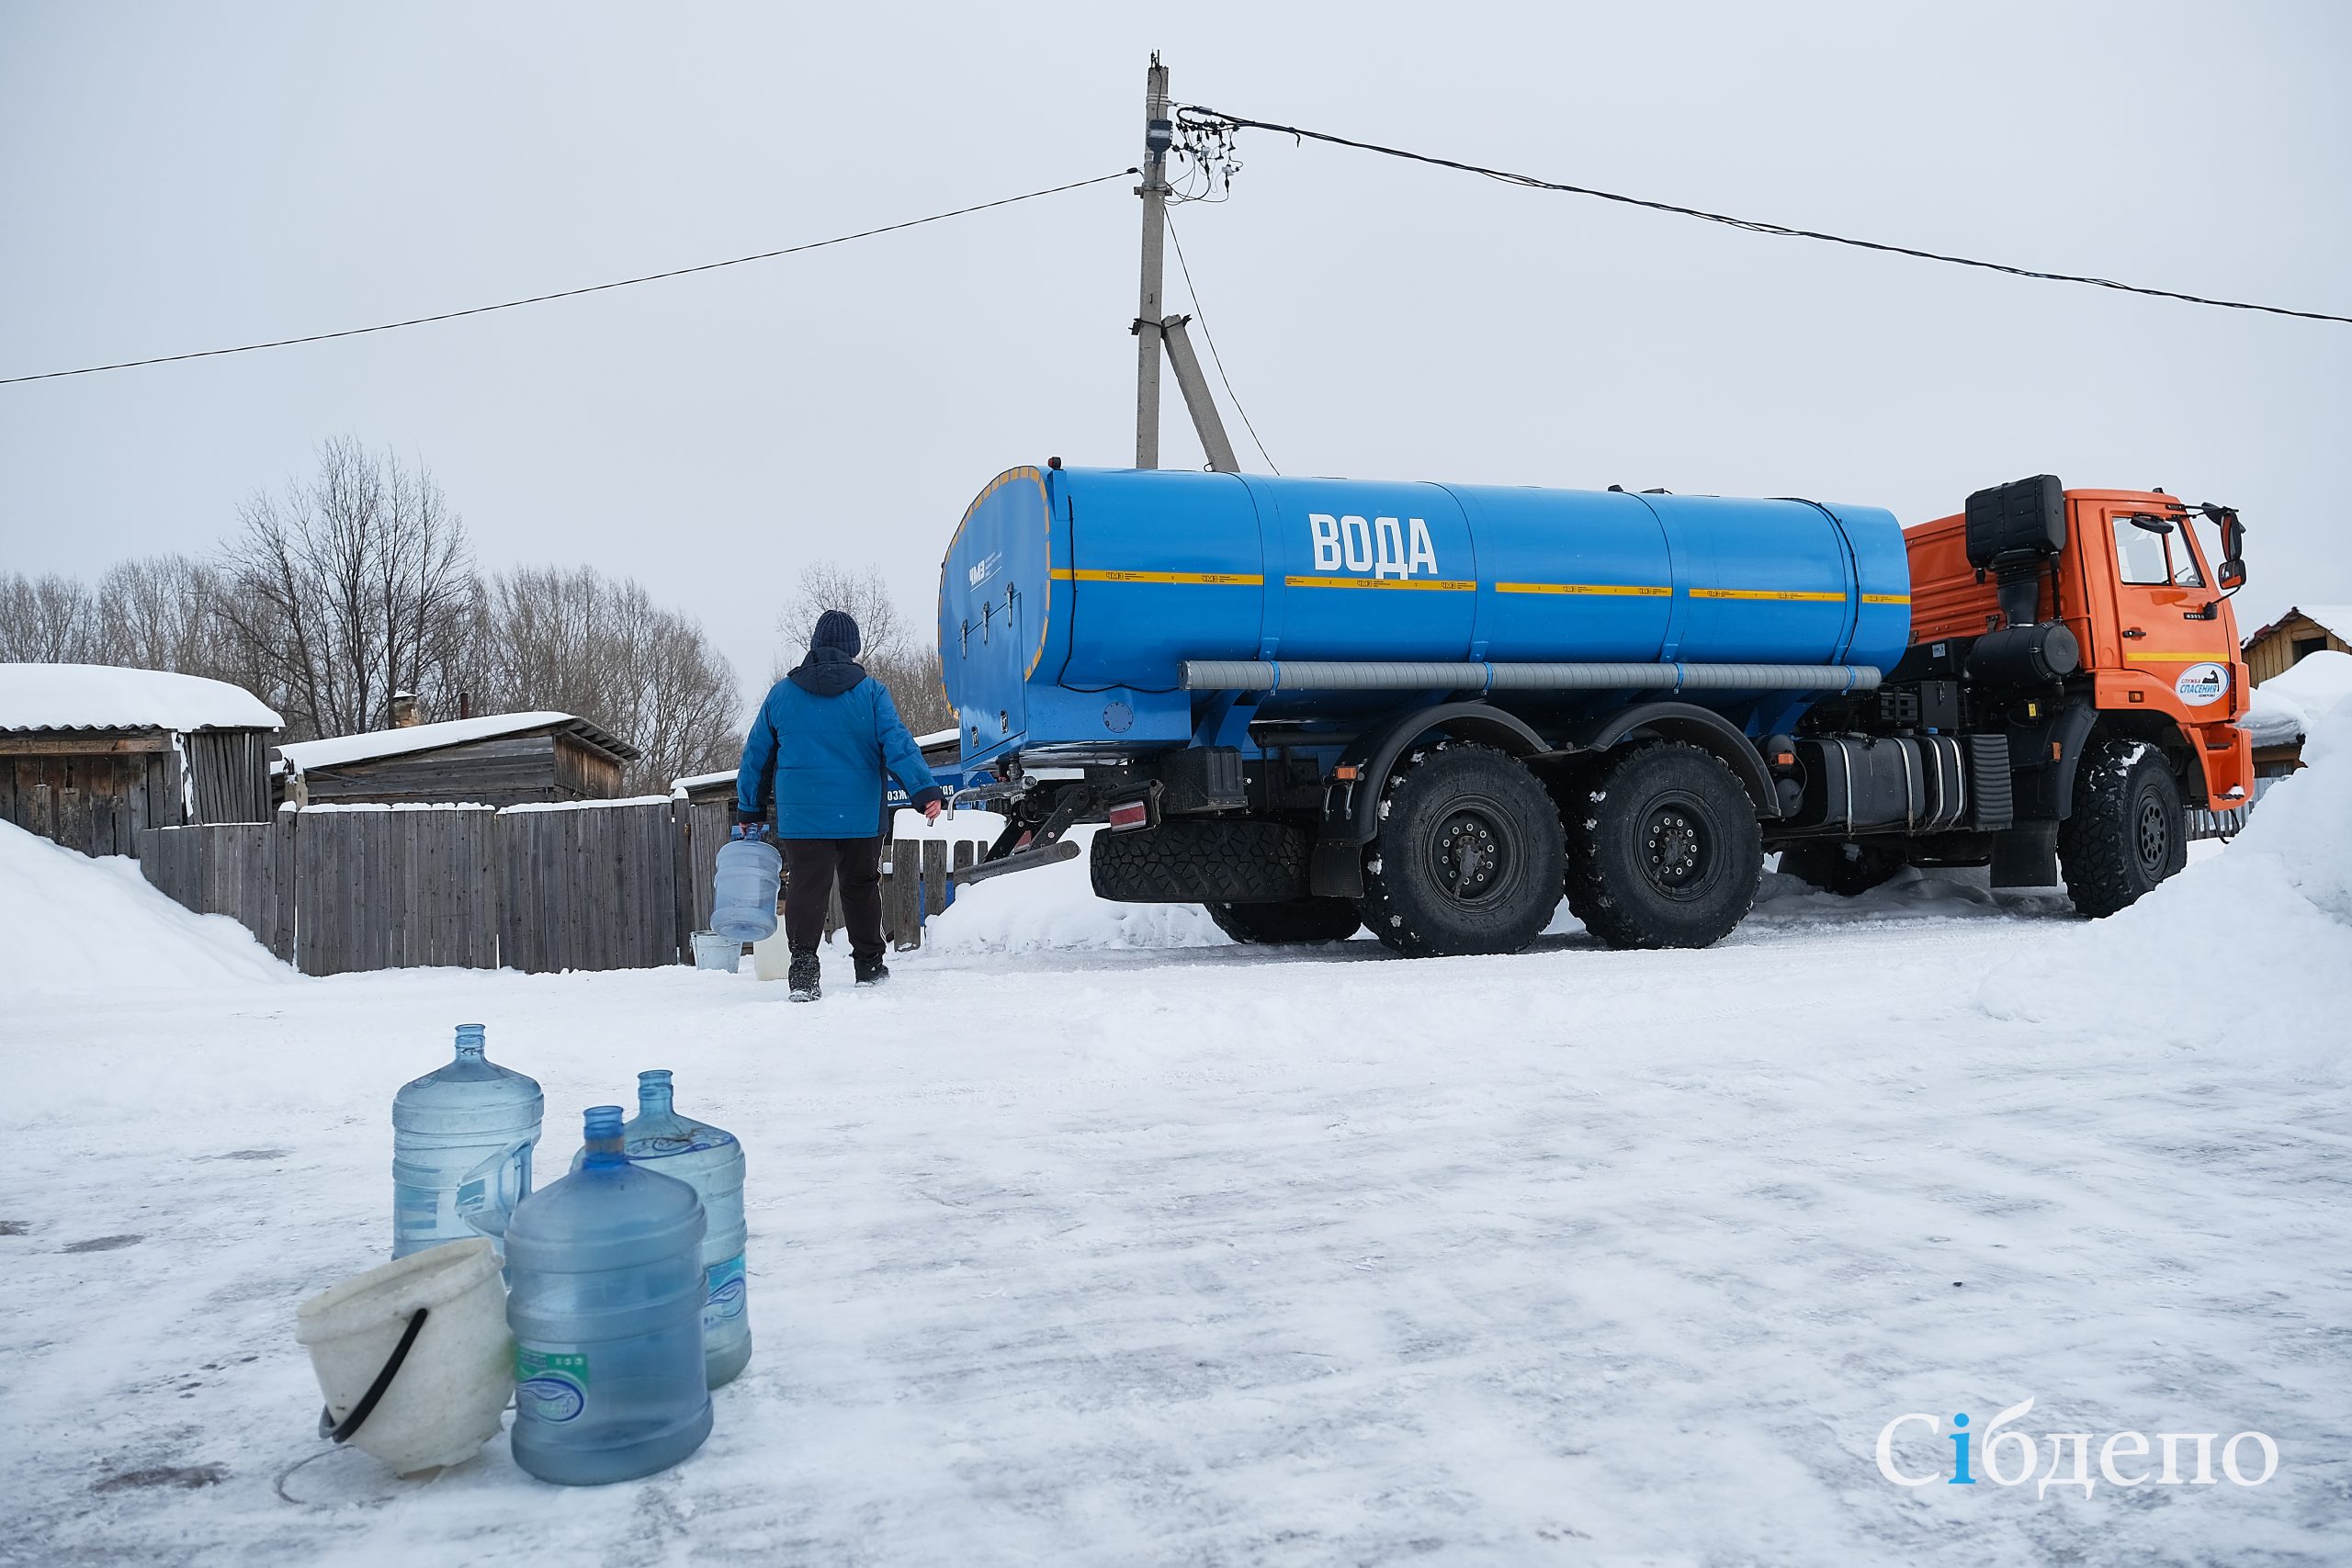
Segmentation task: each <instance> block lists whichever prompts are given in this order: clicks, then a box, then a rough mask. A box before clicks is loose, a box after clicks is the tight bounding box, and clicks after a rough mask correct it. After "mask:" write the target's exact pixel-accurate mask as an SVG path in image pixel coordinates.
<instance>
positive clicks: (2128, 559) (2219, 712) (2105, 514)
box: [2090, 502, 2245, 725]
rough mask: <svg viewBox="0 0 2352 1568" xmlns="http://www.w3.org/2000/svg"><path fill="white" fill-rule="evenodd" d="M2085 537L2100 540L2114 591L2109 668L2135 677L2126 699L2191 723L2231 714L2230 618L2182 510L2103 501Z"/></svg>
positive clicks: (2233, 654)
mask: <svg viewBox="0 0 2352 1568" xmlns="http://www.w3.org/2000/svg"><path fill="white" fill-rule="evenodd" d="M2098 511H2099V518H2098V524H2097V530H2098V531H2097V533H2096V534H2095V535H2094V536H2093V538H2092V540H2091V541H2090V543H2091V546H2092V548H2093V549H2094V550H2095V551H2096V550H2098V549H2099V548H2100V547H2104V548H2105V550H2106V552H2107V558H2108V563H2109V568H2110V570H2111V572H2112V579H2111V581H2112V584H2113V591H2114V595H2115V647H2116V650H2117V653H2118V656H2119V657H2118V660H2117V663H2116V665H2115V666H2114V667H2115V668H2118V669H2120V671H2125V672H2128V673H2129V674H2131V675H2132V676H2136V677H2139V679H2136V680H2133V681H2131V682H2130V687H2129V690H2131V691H2137V692H2139V693H2141V694H2140V695H2138V696H2131V695H2128V694H2127V696H2126V699H2125V700H2126V701H2127V702H2128V703H2131V704H2136V705H2149V704H2150V703H2154V705H2157V706H2159V707H2162V708H2164V709H2165V710H2166V711H2169V712H2171V713H2172V714H2173V716H2175V717H2176V718H2178V719H2181V720H2182V721H2184V722H2186V723H2188V724H2192V725H2201V724H2211V723H2214V722H2216V721H2226V720H2228V719H2231V718H2233V717H2235V716H2237V714H2238V713H2239V711H2240V710H2241V709H2242V708H2243V707H2244V705H2245V694H2243V693H2242V692H2240V691H2238V690H2237V684H2238V682H2237V676H2236V671H2235V670H2234V668H2233V666H2234V665H2235V664H2236V661H2237V647H2236V643H2235V640H2234V637H2233V621H2232V620H2231V618H2230V616H2229V615H2227V614H2226V613H2224V612H2223V611H2222V609H2221V607H2220V600H2221V597H2222V595H2221V591H2220V590H2219V589H2218V588H2215V587H2214V586H2212V582H2213V573H2212V569H2211V565H2210V563H2208V562H2207V561H2206V560H2205V558H2204V556H2203V552H2201V551H2200V550H2199V548H2198V544H2197V540H2196V538H2195V536H2193V535H2192V534H2191V533H2190V531H2189V526H2188V517H2187V516H2186V514H2185V513H2181V512H2178V511H2175V510H2173V509H2171V508H2165V509H2164V510H2162V511H2158V510H2156V509H2154V508H2151V507H2148V506H2145V505H2135V504H2132V503H2131V502H2101V503H2100V505H2099V508H2098Z"/></svg>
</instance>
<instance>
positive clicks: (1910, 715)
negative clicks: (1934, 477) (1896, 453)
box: [1783, 474, 2254, 915]
mask: <svg viewBox="0 0 2352 1568" xmlns="http://www.w3.org/2000/svg"><path fill="white" fill-rule="evenodd" d="M1905 544H1906V546H1907V547H1908V551H1909V555H1910V565H1911V637H1910V643H1911V646H1910V648H1909V649H1908V651H1907V652H1906V653H1905V656H1904V658H1903V660H1902V661H1901V662H1900V663H1899V664H1898V665H1897V666H1896V667H1895V668H1894V670H1892V671H1888V672H1887V678H1886V682H1885V683H1884V685H1883V687H1882V688H1881V690H1880V691H1879V692H1878V693H1875V694H1871V697H1870V698H1869V699H1868V700H1867V701H1864V700H1860V699H1858V700H1855V701H1852V702H1849V703H1847V704H1844V705H1842V706H1836V707H1833V709H1832V710H1831V711H1826V712H1824V713H1822V714H1820V715H1819V716H1817V718H1816V719H1815V723H1816V724H1818V725H1822V726H1826V727H1833V728H1834V727H1838V726H1841V725H1842V726H1845V727H1847V728H1860V729H1862V730H1865V731H1876V732H1878V733H1882V734H1885V733H1900V734H1905V735H1909V734H1914V733H1919V732H1927V733H1934V732H1936V731H1938V730H1939V729H1940V730H1941V731H1942V732H1945V733H1949V734H1951V735H1955V736H1958V737H1960V738H1961V741H1962V744H1963V745H1965V746H1969V747H1973V748H1979V749H1982V748H1985V747H1987V746H1991V745H1993V744H1994V743H1995V742H1996V741H1997V742H1998V743H1999V744H2000V745H2001V746H2003V747H2005V749H2006V752H2007V756H2006V761H2007V769H2008V774H2009V786H2010V795H2011V799H2010V802H2009V820H2008V823H2007V826H2006V827H2002V828H1999V829H1996V830H1995V831H1992V832H1989V833H1987V832H1981V831H1980V832H1975V833H1960V834H1951V835H1946V836H1945V837H1944V838H1943V839H1942V840H1940V841H1938V840H1934V839H1932V838H1930V839H1927V840H1922V839H1921V838H1920V837H1919V836H1917V835H1916V834H1905V835H1900V836H1882V837H1880V838H1878V839H1877V840H1871V839H1870V838H1866V837H1865V838H1855V839H1849V840H1847V841H1846V842H1843V843H1838V844H1826V843H1822V842H1819V841H1814V842H1809V843H1799V844H1795V845H1792V846H1791V847H1790V848H1789V849H1788V850H1784V852H1783V869H1787V870H1793V871H1794V872H1795V873H1796V874H1800V875H1805V876H1808V877H1810V879H1812V880H1815V881H1817V882H1820V883H1822V884H1823V885H1824V886H1836V887H1838V888H1839V889H1840V890H1843V891H1852V890H1854V889H1856V888H1857V887H1860V886H1869V885H1870V884H1871V883H1872V882H1875V881H1878V880H1881V879H1883V877H1884V876H1885V875H1888V874H1892V872H1893V870H1894V869H1895V868H1896V867H1898V866H1900V865H1903V864H1906V863H1908V864H1984V863H1989V864H1990V865H1991V866H1992V868H1993V881H1994V883H1995V885H1996V886H2049V885H2052V884H2055V883H2057V882H2059V881H2061V880H2063V881H2064V884H2065V886H2066V887H2067V889H2068V891H2069V893H2070V894H2071V895H2072V896H2073V897H2074V900H2075V905H2076V907H2077V908H2080V909H2082V910H2083V911H2084V912H2085V913H2086V914H2093V915H2100V914H2108V913H2111V912H2112V911H2113V910H2115V909H2118V908H2122V907H2123V906H2125V905H2127V904H2129V903H2131V901H2132V900H2133V899H2135V898H2137V897H2140V896H2141V895H2142V894H2143V893H2144V892H2146V891H2147V890H2148V889H2149V888H2150V887H2153V886H2154V885H2155V884H2156V883H2157V882H2160V881H2162V880H2163V879H2164V878H2165V877H2166V876H2169V875H2171V874H2173V873H2174V872H2176V871H2177V870H2178V869H2179V868H2180V866H2181V865H2182V864H2183V863H2184V862H2185V860H2186V858H2187V848H2188V840H2191V839H2195V838H2207V837H2223V836H2227V835H2228V834H2230V833H2233V832H2234V831H2236V830H2237V829H2238V828H2239V827H2241V826H2243V824H2244V822H2245V812H2246V809H2247V807H2248V806H2249V805H2250V804H2251V803H2252V800H2253V795H2254V761H2253V752H2252V749H2251V745H2250V742H2249V740H2248V738H2247V734H2246V732H2245V730H2244V729H2243V728H2240V727H2239V725H2238V723H2237V720H2238V719H2239V718H2240V717H2242V716H2244V715H2245V710H2246V705H2247V696H2246V692H2247V681H2246V668H2245V663H2244V662H2243V660H2241V659H2240V657H2239V652H2238V630H2237V620H2236V617H2235V615H2233V614H2232V611H2231V607H2230V604H2229V595H2230V594H2231V593H2232V592H2234V591H2235V590H2236V589H2237V588H2238V587H2239V586H2241V585H2242V584H2243V583H2244V582H2245V557H2244V544H2245V528H2244V525H2242V524H2241V523H2240V522H2239V520H2238V516H2237V513H2236V512H2235V511H2234V510H2233V509H2232V508H2229V507H2226V506H2219V505H2213V504H2210V503H2207V504H2198V505H2191V504H2188V503H2186V502H2182V501H2180V500H2179V499H2177V497H2174V496H2171V495H2168V494H2166V493H2165V492H2164V491H2160V490H2159V491H2120V490H2072V491H2070V490H2066V489H2064V487H2063V486H2062V485H2061V484H2060V483H2059V481H2058V480H2057V479H2055V478H2054V477H2052V476H2050V475H2046V474H2045V475H2040V476H2037V477H2035V478H2033V479H2020V480H2018V481H2017V482H2016V483H2014V484H2009V485H2002V486H1997V487H1996V488H1994V489H1992V490H1987V491H1978V492H1977V493H1976V494H1974V495H1972V496H1971V497H1969V499H1968V504H1967V507H1966V509H1965V510H1964V511H1962V512H1961V513H1956V514H1954V515H1952V516H1950V517H1942V518H1939V519H1937V520H1936V521H1934V522H1932V523H1927V524H1922V525H1919V526H1917V527H1915V528H1911V529H1908V530H1906V531H1905Z"/></svg>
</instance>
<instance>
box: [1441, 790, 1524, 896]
mask: <svg viewBox="0 0 2352 1568" xmlns="http://www.w3.org/2000/svg"><path fill="white" fill-rule="evenodd" d="M1434 847H1435V849H1436V851H1437V883H1438V886H1440V887H1441V888H1442V889H1444V891H1445V894H1446V896H1447V897H1451V898H1453V899H1455V900H1456V901H1458V902H1461V903H1464V904H1471V903H1476V902H1477V901H1478V900H1479V899H1481V898H1484V897H1487V896H1488V895H1490V894H1492V893H1493V892H1494V891H1495V890H1496V889H1497V888H1498V887H1499V886H1501V885H1502V882H1503V876H1504V873H1505V872H1506V871H1507V870H1508V869H1509V866H1510V852H1509V846H1508V845H1507V844H1506V842H1505V841H1504V839H1503V836H1502V835H1501V834H1500V833H1499V832H1498V830H1497V826H1496V824H1495V822H1494V821H1493V819H1492V818H1488V817H1487V815H1486V814H1485V813H1484V812H1479V811H1456V812H1454V813H1453V815H1451V816H1449V817H1448V818H1446V819H1445V820H1444V822H1443V823H1442V824H1441V825H1440V826H1439V828H1438V830H1437V841H1436V844H1435V846H1434Z"/></svg>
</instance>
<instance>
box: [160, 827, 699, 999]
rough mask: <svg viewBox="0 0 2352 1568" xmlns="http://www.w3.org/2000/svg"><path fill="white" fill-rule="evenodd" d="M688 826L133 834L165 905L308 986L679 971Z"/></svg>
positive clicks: (688, 876) (691, 874)
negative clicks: (243, 935) (197, 915)
mask: <svg viewBox="0 0 2352 1568" xmlns="http://www.w3.org/2000/svg"><path fill="white" fill-rule="evenodd" d="M691 831H692V824H688V825H687V826H686V827H684V828H683V829H682V827H681V825H680V822H679V819H678V818H677V817H676V816H673V811H672V806H671V803H670V802H668V801H647V802H642V803H630V804H628V805H624V806H605V805H594V806H589V805H582V806H579V807H554V808H543V809H531V810H509V811H503V812H494V811H492V809H490V808H489V807H454V808H433V809H426V810H407V811H369V810H342V809H314V810H288V811H281V812H279V813H278V814H277V819H276V820H274V821H268V822H254V823H221V824H213V825H208V826H195V825H191V826H188V827H148V828H143V829H139V830H138V832H137V835H136V848H137V851H138V852H139V854H140V856H141V867H142V870H143V873H144V874H145V876H146V878H147V880H148V881H149V882H151V883H153V885H154V886H156V887H157V888H158V889H160V890H161V891H162V892H164V894H165V895H167V896H168V897H172V898H173V899H175V900H176V901H177V902H179V903H181V904H183V905H185V906H186V907H187V908H191V909H196V910H198V911H200V912H203V913H207V914H225V915H230V916H232V917H233V918H235V919H237V920H238V921H239V922H240V923H242V924H243V925H244V926H245V927H246V929H248V930H249V931H253V932H254V935H255V936H256V937H258V938H259V939H260V940H261V941H262V942H264V943H265V944H266V945H267V946H268V947H269V949H270V951H271V952H273V953H277V955H278V956H279V957H281V958H284V959H286V960H288V962H290V963H292V964H294V965H295V966H296V967H297V968H299V969H300V970H301V971H302V972H303V973H304V974H306V975H339V974H345V973H350V972H354V971H361V970H371V969H386V968H397V967H406V966H415V965H425V964H458V965H465V966H469V967H473V968H492V967H494V966H497V965H499V964H506V965H509V966H511V967H514V968H517V969H524V970H529V971H534V972H545V971H551V970H560V969H612V968H642V967H648V966H651V965H655V964H673V963H676V962H679V956H680V953H681V951H682V949H684V946H685V942H684V937H685V935H686V932H687V931H691V930H693V929H694V928H692V927H684V928H683V929H682V926H683V921H684V918H685V916H686V913H687V912H688V911H691V910H694V909H695V904H696V901H697V899H698V898H704V899H707V894H703V893H702V892H701V891H700V888H699V886H698V885H697V878H696V876H695V863H696V859H697V858H698V855H697V854H696V853H695V852H697V851H699V849H701V848H702V847H705V846H708V847H710V848H711V849H712V850H713V852H715V845H710V844H709V840H703V841H702V844H700V845H697V844H696V843H695V839H694V838H693V837H692V836H691ZM719 832H720V834H721V835H722V837H723V833H724V829H723V828H721V829H719ZM130 847H132V846H131V845H129V844H126V845H125V848H130ZM703 912H704V915H705V918H707V902H706V903H705V904H704V905H703Z"/></svg>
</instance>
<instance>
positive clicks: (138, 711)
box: [0, 664, 286, 730]
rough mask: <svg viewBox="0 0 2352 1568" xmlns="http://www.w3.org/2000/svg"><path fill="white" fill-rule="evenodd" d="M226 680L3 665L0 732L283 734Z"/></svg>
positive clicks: (273, 718)
mask: <svg viewBox="0 0 2352 1568" xmlns="http://www.w3.org/2000/svg"><path fill="white" fill-rule="evenodd" d="M285 725H286V721H285V720H284V719H282V718H280V717H278V716H277V714H276V713H274V712H272V711H271V710H270V707H269V705H268V704H266V703H265V702H263V701H262V700H261V699H260V698H259V697H257V696H254V694H252V693H251V692H248V691H246V690H245V689H244V688H243V686H232V685H231V684H229V682H226V681H208V680H206V679H205V678H204V677H203V676H201V675H181V674H176V673H175V672H174V671H169V670H128V669H124V668H122V667H120V666H119V665H113V664H0V729H180V730H187V729H282V728H285Z"/></svg>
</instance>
